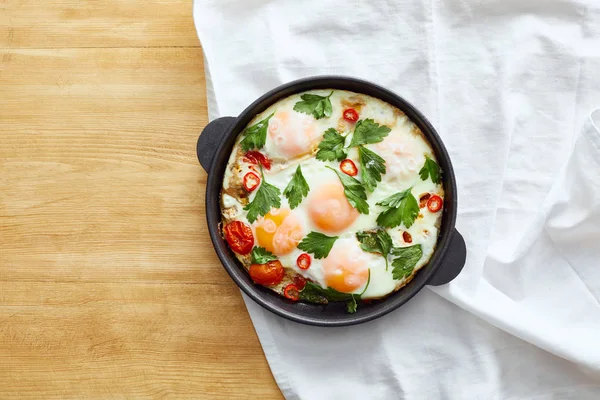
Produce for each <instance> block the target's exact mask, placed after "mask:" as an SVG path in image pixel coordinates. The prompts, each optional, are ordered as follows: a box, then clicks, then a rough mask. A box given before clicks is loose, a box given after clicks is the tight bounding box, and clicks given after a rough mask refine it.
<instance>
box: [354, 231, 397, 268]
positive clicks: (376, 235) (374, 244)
mask: <svg viewBox="0 0 600 400" xmlns="http://www.w3.org/2000/svg"><path fill="white" fill-rule="evenodd" d="M356 239H358V241H359V242H360V248H361V249H363V250H364V251H367V252H369V253H377V254H381V255H382V256H383V258H384V260H385V270H386V271H387V270H388V255H389V254H390V252H391V251H392V247H393V246H394V244H393V242H392V238H391V237H390V235H389V234H388V233H387V232H386V231H385V229H381V228H380V229H376V230H373V231H363V232H356Z"/></svg>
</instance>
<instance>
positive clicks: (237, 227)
mask: <svg viewBox="0 0 600 400" xmlns="http://www.w3.org/2000/svg"><path fill="white" fill-rule="evenodd" d="M223 230H224V231H225V240H226V241H227V243H229V247H231V249H232V250H233V251H235V252H236V253H238V254H248V253H250V252H251V251H252V247H253V246H254V235H253V234H252V228H250V226H248V225H247V224H245V223H243V222H242V221H233V222H231V223H229V224H227V225H226V226H225V228H224V229H223Z"/></svg>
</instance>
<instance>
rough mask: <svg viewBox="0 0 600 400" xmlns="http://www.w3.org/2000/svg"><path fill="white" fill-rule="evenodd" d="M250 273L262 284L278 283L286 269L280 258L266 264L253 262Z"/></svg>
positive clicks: (255, 280) (253, 278)
mask: <svg viewBox="0 0 600 400" xmlns="http://www.w3.org/2000/svg"><path fill="white" fill-rule="evenodd" d="M248 273H249V274H250V278H252V280H253V281H254V282H256V283H258V284H260V285H277V284H278V283H279V282H281V280H282V279H283V276H284V275H285V270H284V269H283V265H281V263H280V262H279V260H275V261H269V262H268V263H266V264H252V265H251V266H250V269H249V270H248Z"/></svg>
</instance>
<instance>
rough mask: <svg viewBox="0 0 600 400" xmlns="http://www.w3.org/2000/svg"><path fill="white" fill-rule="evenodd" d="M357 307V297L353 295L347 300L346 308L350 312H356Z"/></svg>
mask: <svg viewBox="0 0 600 400" xmlns="http://www.w3.org/2000/svg"><path fill="white" fill-rule="evenodd" d="M357 307H358V304H357V303H356V299H355V298H354V296H352V298H351V299H350V300H348V301H347V302H346V310H347V311H348V313H350V314H354V313H355V312H356V308H357Z"/></svg>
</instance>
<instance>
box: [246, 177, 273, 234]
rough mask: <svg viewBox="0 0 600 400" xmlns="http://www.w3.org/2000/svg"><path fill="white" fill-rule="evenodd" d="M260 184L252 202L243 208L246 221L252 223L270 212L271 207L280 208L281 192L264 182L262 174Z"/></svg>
mask: <svg viewBox="0 0 600 400" xmlns="http://www.w3.org/2000/svg"><path fill="white" fill-rule="evenodd" d="M261 176H262V183H261V184H260V187H259V188H258V190H257V191H256V195H255V196H254V200H252V201H251V202H250V203H248V204H247V205H246V207H244V210H246V211H248V216H247V218H248V221H249V222H250V223H253V222H254V221H256V218H258V216H259V215H262V216H264V215H266V214H267V213H268V212H269V211H271V208H272V207H275V208H279V207H280V206H281V199H280V196H281V191H280V190H279V189H278V188H277V187H276V186H273V185H271V184H270V183H267V181H265V176H264V174H263V173H262V170H261Z"/></svg>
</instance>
